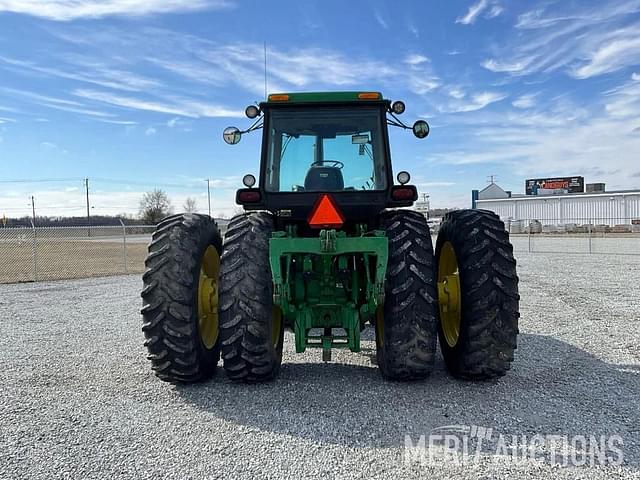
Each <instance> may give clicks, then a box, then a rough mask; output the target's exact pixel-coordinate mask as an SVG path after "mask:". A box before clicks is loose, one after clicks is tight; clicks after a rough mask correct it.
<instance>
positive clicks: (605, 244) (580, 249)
mask: <svg viewBox="0 0 640 480" xmlns="http://www.w3.org/2000/svg"><path fill="white" fill-rule="evenodd" d="M505 227H506V228H507V230H508V231H509V233H510V237H511V243H512V244H513V247H514V250H515V251H516V252H518V251H520V252H530V253H592V254H621V255H640V219H636V218H610V219H598V220H597V221H594V220H590V219H578V220H576V219H573V220H572V221H571V222H567V221H561V220H558V219H546V220H538V219H531V220H513V219H507V220H506V221H505Z"/></svg>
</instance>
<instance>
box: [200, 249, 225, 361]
mask: <svg viewBox="0 0 640 480" xmlns="http://www.w3.org/2000/svg"><path fill="white" fill-rule="evenodd" d="M219 274H220V256H219V255H218V252H217V251H216V249H215V248H214V247H213V246H211V245H210V246H208V247H207V249H206V250H205V251H204V254H203V255H202V261H201V262H200V281H199V283H198V330H199V331H200V338H201V339H202V343H204V346H205V347H207V348H208V349H211V348H213V346H214V345H215V344H216V341H217V340H218V277H219Z"/></svg>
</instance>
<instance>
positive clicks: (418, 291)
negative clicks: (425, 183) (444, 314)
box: [376, 210, 438, 380]
mask: <svg viewBox="0 0 640 480" xmlns="http://www.w3.org/2000/svg"><path fill="white" fill-rule="evenodd" d="M381 227H382V229H384V230H385V231H386V233H387V238H388V240H389V260H388V265H387V275H386V279H385V300H384V307H381V308H378V311H377V314H376V347H377V348H376V357H377V362H378V366H379V367H380V371H381V372H382V375H383V376H384V377H386V378H388V379H390V380H420V379H423V378H426V377H427V376H428V375H429V373H430V372H431V369H432V367H433V362H434V359H435V352H436V338H437V328H438V300H437V293H436V281H435V262H434V258H433V246H432V244H431V235H430V233H429V225H427V221H426V219H425V218H424V216H422V215H421V214H419V213H417V212H412V211H409V210H397V211H391V212H385V213H383V214H382V218H381Z"/></svg>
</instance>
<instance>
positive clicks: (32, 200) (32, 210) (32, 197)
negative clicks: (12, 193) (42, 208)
mask: <svg viewBox="0 0 640 480" xmlns="http://www.w3.org/2000/svg"><path fill="white" fill-rule="evenodd" d="M31 212H32V213H33V224H34V225H35V224H36V199H35V198H34V196H33V195H31Z"/></svg>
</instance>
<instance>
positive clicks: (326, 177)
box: [304, 165, 344, 192]
mask: <svg viewBox="0 0 640 480" xmlns="http://www.w3.org/2000/svg"><path fill="white" fill-rule="evenodd" d="M304 190H305V191H306V192H335V191H339V190H344V178H343V177H342V172H341V171H340V169H339V168H337V167H326V166H322V165H313V166H311V167H310V168H309V171H308V172H307V176H306V177H305V179H304Z"/></svg>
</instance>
